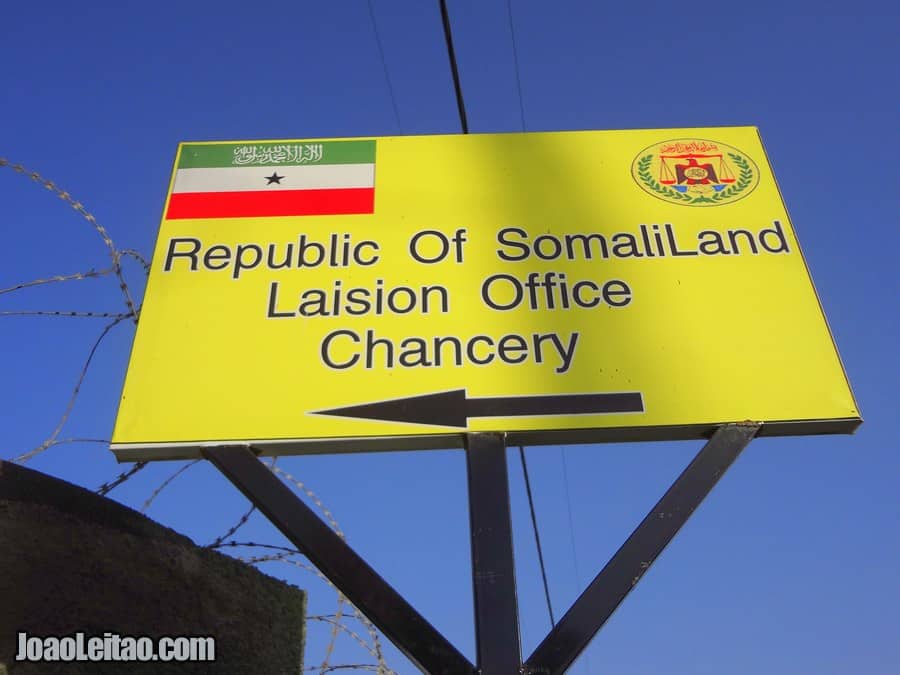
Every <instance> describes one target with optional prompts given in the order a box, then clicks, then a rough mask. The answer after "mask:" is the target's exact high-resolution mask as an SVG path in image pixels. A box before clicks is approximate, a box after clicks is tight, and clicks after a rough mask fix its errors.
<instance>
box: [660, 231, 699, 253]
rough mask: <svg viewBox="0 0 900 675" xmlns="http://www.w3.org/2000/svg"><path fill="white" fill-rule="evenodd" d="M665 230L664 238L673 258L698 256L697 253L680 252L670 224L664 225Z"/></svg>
mask: <svg viewBox="0 0 900 675" xmlns="http://www.w3.org/2000/svg"><path fill="white" fill-rule="evenodd" d="M664 227H665V228H666V238H667V239H668V240H669V247H670V248H671V249H672V255H674V256H682V255H698V254H697V251H681V250H679V248H678V242H677V241H676V240H675V230H674V229H673V228H672V224H671V223H666V224H665V225H664Z"/></svg>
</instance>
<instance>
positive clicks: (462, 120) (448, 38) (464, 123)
mask: <svg viewBox="0 0 900 675" xmlns="http://www.w3.org/2000/svg"><path fill="white" fill-rule="evenodd" d="M440 2H441V20H442V21H443V22H444V42H446V43H447V57H448V58H449V59H450V72H451V73H452V74H453V89H454V91H455V92H456V108H457V110H459V124H460V126H461V127H462V132H463V133H464V134H467V133H469V122H468V120H467V119H466V104H465V103H464V102H463V95H462V88H461V87H460V86H459V68H458V67H457V65H456V52H454V51H453V35H452V33H451V31H450V15H449V14H447V0H440Z"/></svg>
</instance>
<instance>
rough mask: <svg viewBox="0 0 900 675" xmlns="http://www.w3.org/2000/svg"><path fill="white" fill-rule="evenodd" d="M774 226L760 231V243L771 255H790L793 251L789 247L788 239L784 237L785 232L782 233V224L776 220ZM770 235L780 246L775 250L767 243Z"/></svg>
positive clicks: (773, 222)
mask: <svg viewBox="0 0 900 675" xmlns="http://www.w3.org/2000/svg"><path fill="white" fill-rule="evenodd" d="M772 224H773V226H772V227H771V228H765V229H762V230H760V231H759V243H760V244H761V245H762V247H763V248H764V249H766V250H767V251H768V252H769V253H790V252H791V249H790V247H788V243H787V239H786V238H785V236H784V231H782V229H781V223H780V222H778V221H777V220H775V221H772ZM769 235H773V236H774V237H775V238H776V239H777V241H778V245H777V246H775V247H774V248H773V247H771V246H770V245H769V244H768V242H767V241H766V239H767V237H768V236H769Z"/></svg>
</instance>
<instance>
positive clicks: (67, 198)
mask: <svg viewBox="0 0 900 675" xmlns="http://www.w3.org/2000/svg"><path fill="white" fill-rule="evenodd" d="M0 167H9V168H10V169H12V170H13V171H15V172H16V173H18V174H21V175H24V176H27V177H28V178H30V179H31V180H33V181H34V182H35V183H38V184H39V185H42V186H43V187H44V188H46V189H47V190H49V191H51V192H53V193H54V194H55V195H56V196H57V197H59V198H60V199H62V200H63V201H64V202H65V203H66V204H68V205H69V206H71V207H72V208H73V209H74V210H75V211H76V212H77V213H78V214H79V215H81V217H82V218H84V219H85V220H86V221H88V222H89V223H90V224H91V226H92V227H93V228H94V230H96V232H97V233H98V234H99V235H100V238H101V239H103V243H104V244H105V245H106V248H107V249H109V255H110V258H112V270H113V274H115V275H116V278H117V279H118V281H119V290H120V291H121V292H122V296H123V298H124V300H125V306H126V307H127V308H128V314H129V315H130V316H131V317H132V318H133V319H134V323H135V324H137V321H138V310H137V307H136V306H135V304H134V300H133V299H132V298H131V291H130V290H129V288H128V284H127V283H126V281H125V275H124V273H123V272H122V263H121V259H122V255H123V253H122V252H120V251H119V250H118V249H116V245H115V244H114V243H113V240H112V239H111V238H110V236H109V234H108V233H107V231H106V228H105V227H103V225H101V224H100V223H99V222H98V221H97V219H96V218H95V217H94V215H93V214H92V213H90V212H89V211H88V210H87V209H86V208H85V207H84V205H83V204H82V203H81V202H79V201H76V200H75V199H73V198H72V195H70V194H69V193H68V192H66V191H65V190H63V189H61V188H60V187H59V186H57V185H56V183H54V182H53V181H51V180H48V179H46V178H44V177H43V176H42V175H41V174H39V173H38V172H37V171H32V170H30V169H27V168H26V167H24V166H23V165H21V164H11V163H10V162H9V160H7V159H6V158H5V157H0ZM129 250H130V249H129ZM138 255H140V254H138ZM141 259H143V257H142V256H141Z"/></svg>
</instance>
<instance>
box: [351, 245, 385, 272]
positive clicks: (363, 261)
mask: <svg viewBox="0 0 900 675" xmlns="http://www.w3.org/2000/svg"><path fill="white" fill-rule="evenodd" d="M364 247H369V248H372V249H374V251H373V253H372V255H371V257H369V258H364V257H363V252H362V250H363V248H364ZM377 251H378V244H377V243H375V242H374V241H369V240H366V241H361V242H359V243H358V244H357V245H356V248H354V249H353V260H355V261H356V264H357V265H362V266H363V267H368V266H369V265H374V264H375V263H377V262H378V257H379V256H378V253H377Z"/></svg>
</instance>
